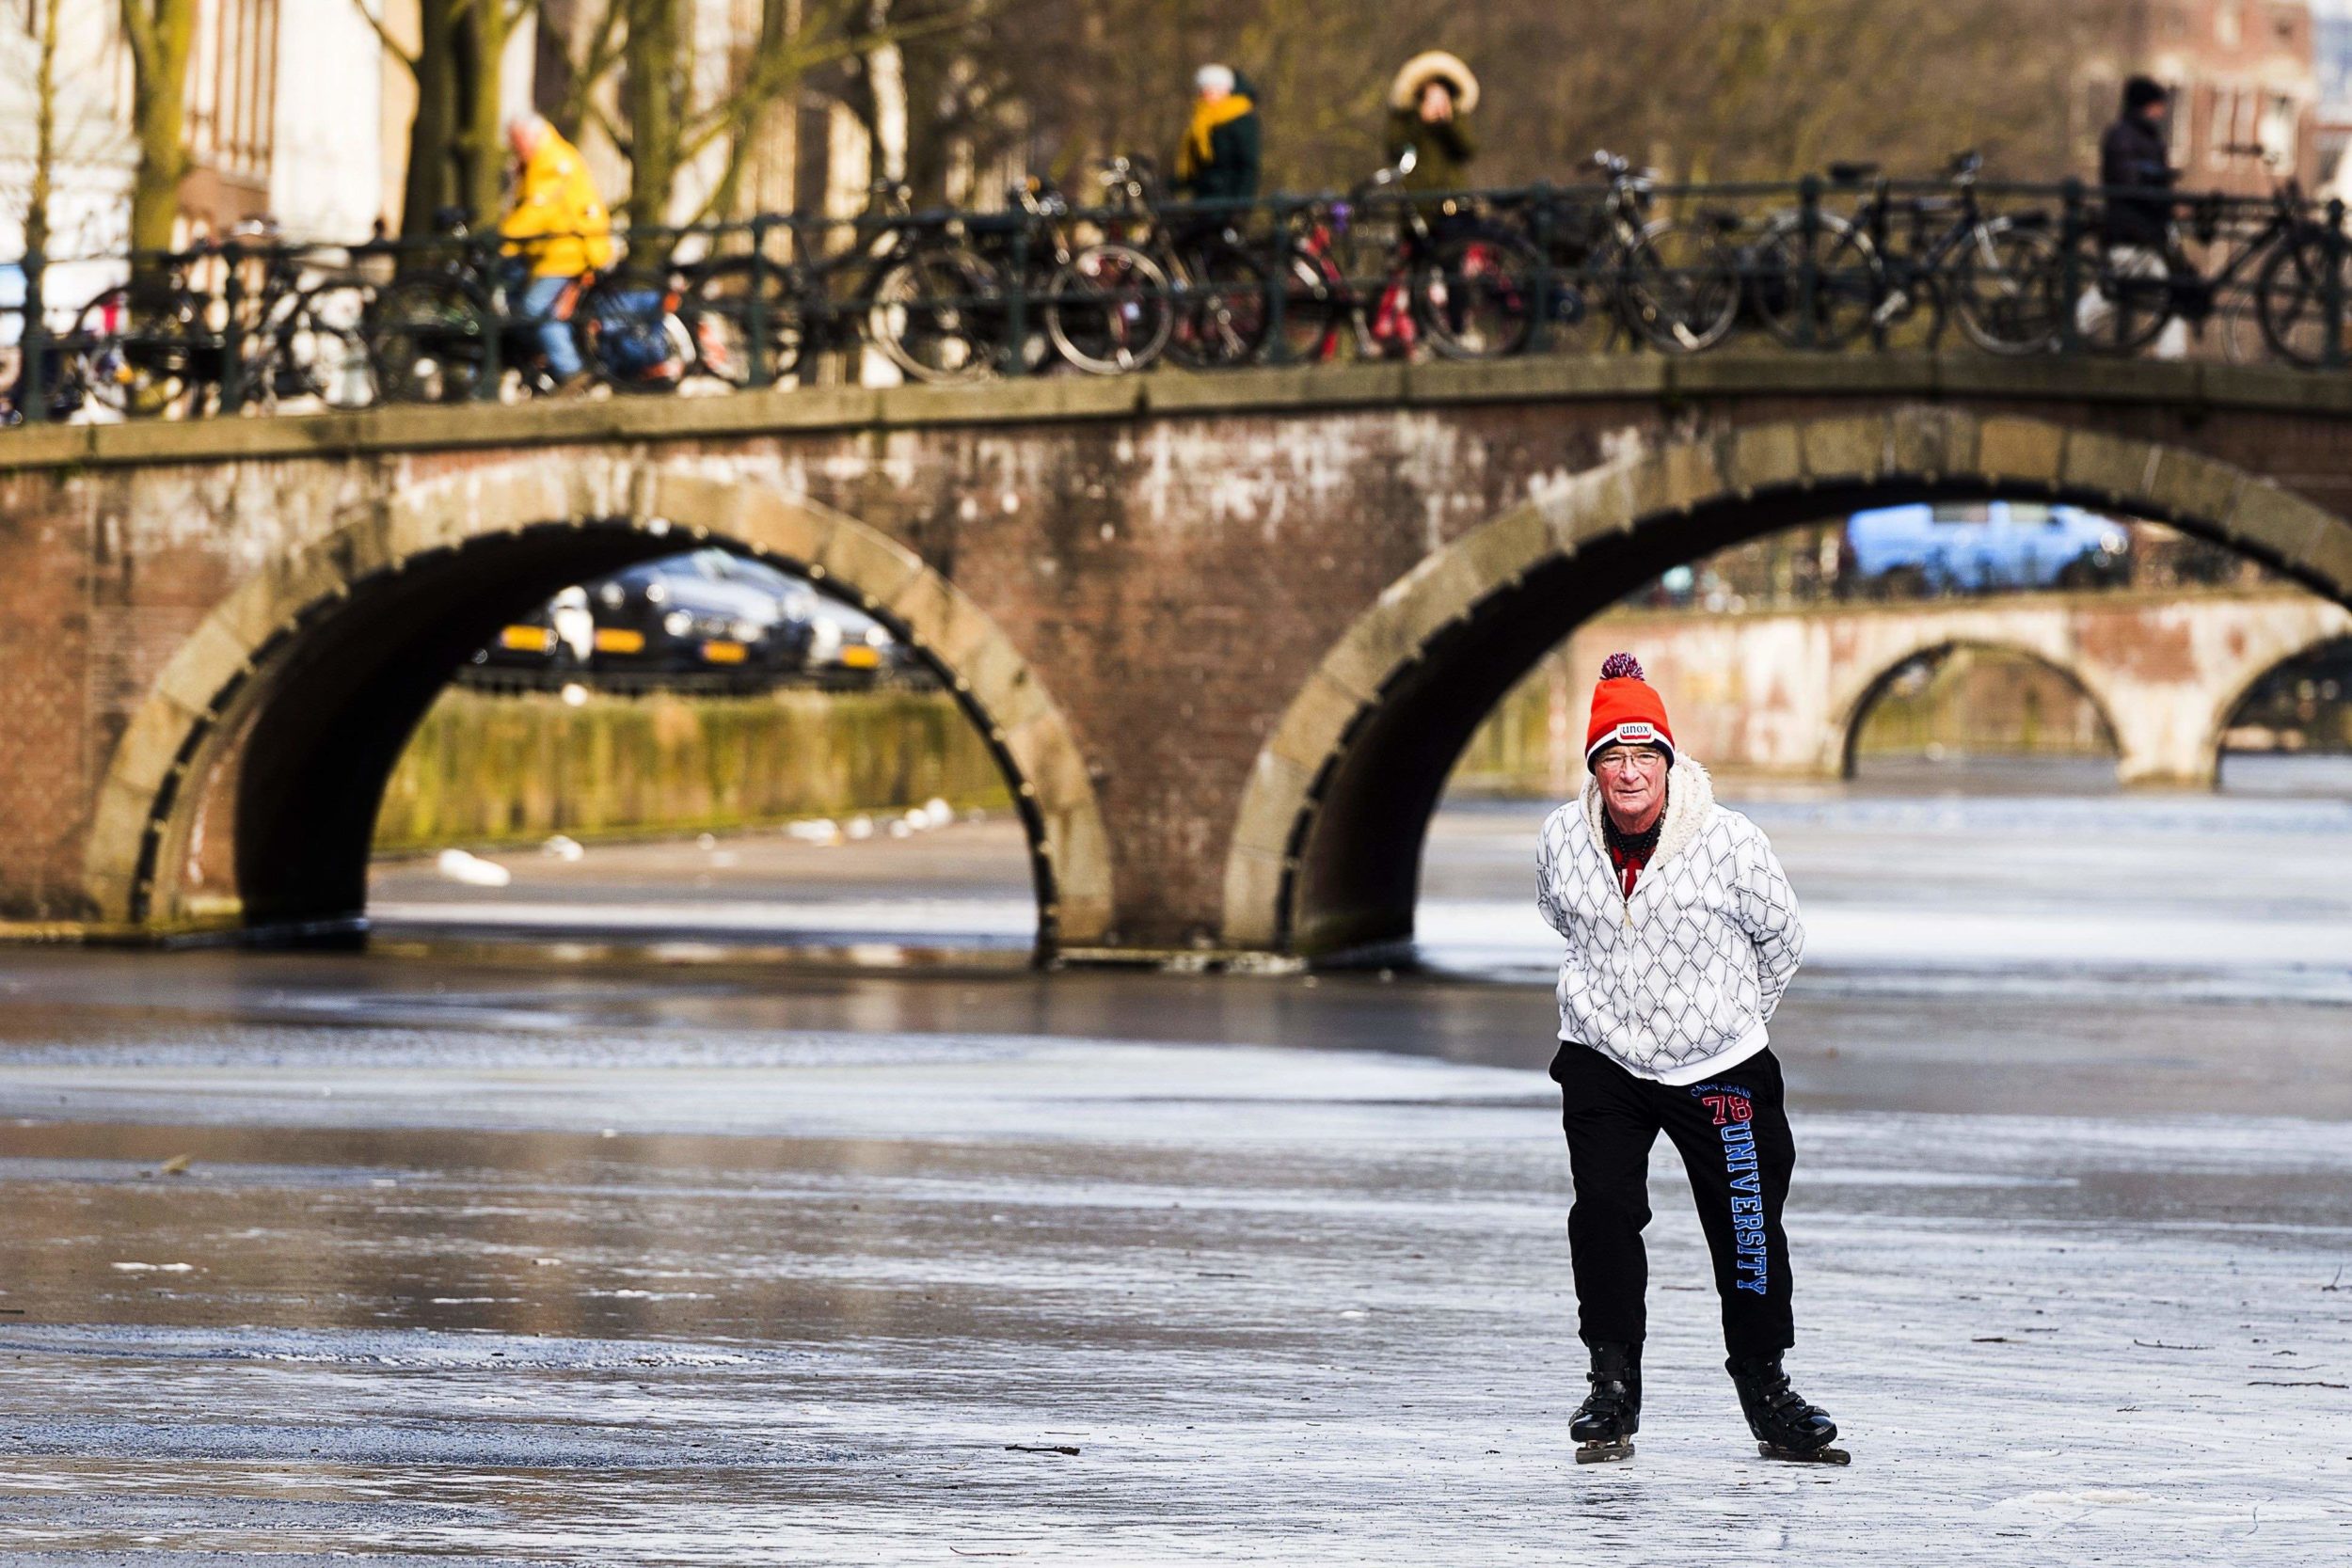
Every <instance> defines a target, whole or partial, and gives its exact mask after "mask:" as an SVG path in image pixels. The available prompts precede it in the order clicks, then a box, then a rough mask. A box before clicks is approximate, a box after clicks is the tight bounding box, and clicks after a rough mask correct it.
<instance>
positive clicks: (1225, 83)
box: [1176, 65, 1265, 225]
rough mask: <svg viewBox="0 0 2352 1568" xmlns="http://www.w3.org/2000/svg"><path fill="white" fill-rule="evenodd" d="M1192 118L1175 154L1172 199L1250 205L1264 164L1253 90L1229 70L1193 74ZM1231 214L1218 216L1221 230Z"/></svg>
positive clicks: (1206, 67)
mask: <svg viewBox="0 0 2352 1568" xmlns="http://www.w3.org/2000/svg"><path fill="white" fill-rule="evenodd" d="M1192 83H1193V88H1194V97H1193V101H1192V119H1191V122H1190V123H1189V124H1187V125H1186V126H1185V127H1184V143H1183V145H1182V146H1180V147H1178V148H1177V149H1176V194H1177V195H1178V196H1180V197H1182V198H1184V199H1185V200H1187V201H1254V200H1256V199H1257V196H1258V181H1259V178H1260V172H1261V166H1262V165H1263V161H1264V152H1265V137H1264V127H1263V124H1262V123H1261V121H1260V119H1259V118H1258V102H1257V96H1258V95H1257V91H1256V89H1255V88H1254V87H1251V86H1250V84H1249V79H1248V77H1246V76H1244V75H1242V74H1241V72H1239V71H1235V70H1234V69H1233V68H1232V66H1229V65H1204V66H1202V67H1201V68H1200V70H1199V71H1196V72H1195V73H1194V75H1193V79H1192ZM1232 221H1233V214H1217V216H1216V222H1217V223H1218V224H1220V225H1223V224H1229V223H1232Z"/></svg>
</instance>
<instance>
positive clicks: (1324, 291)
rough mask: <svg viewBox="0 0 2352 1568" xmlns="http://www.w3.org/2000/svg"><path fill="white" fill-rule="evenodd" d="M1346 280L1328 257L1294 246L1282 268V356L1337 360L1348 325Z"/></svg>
mask: <svg viewBox="0 0 2352 1568" xmlns="http://www.w3.org/2000/svg"><path fill="white" fill-rule="evenodd" d="M1347 313H1348V307H1347V279H1346V278H1345V277H1343V276H1342V275H1341V273H1340V269H1339V265H1338V263H1336V262H1334V261H1332V260H1331V259H1330V258H1329V257H1327V256H1323V255H1319V254H1317V253H1315V252H1313V251H1310V250H1306V249H1303V248H1299V247H1293V249H1292V250H1291V253H1290V255H1289V257H1288V258H1287V259H1286V261H1285V263H1284V266H1283V269H1282V357H1283V358H1285V359H1287V360H1290V361H1292V362H1294V363H1301V362H1303V363H1306V364H1322V363H1324V362H1325V361H1327V360H1331V359H1336V358H1338V357H1339V354H1340V343H1341V341H1342V338H1343V329H1344V327H1345V325H1346V323H1347Z"/></svg>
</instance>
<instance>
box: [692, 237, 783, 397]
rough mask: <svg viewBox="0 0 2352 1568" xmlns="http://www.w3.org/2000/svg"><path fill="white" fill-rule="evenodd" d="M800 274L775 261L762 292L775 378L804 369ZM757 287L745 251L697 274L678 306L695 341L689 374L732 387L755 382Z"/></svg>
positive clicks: (769, 368) (770, 372) (769, 370)
mask: <svg viewBox="0 0 2352 1568" xmlns="http://www.w3.org/2000/svg"><path fill="white" fill-rule="evenodd" d="M795 276H796V275H795V274H793V273H792V272H791V271H790V270H789V269H787V268H786V267H783V266H773V265H771V266H770V267H769V268H768V269H767V277H766V282H765V284H764V285H763V286H762V287H761V289H760V293H759V303H760V306H761V308H762V309H761V312H760V314H761V316H762V318H763V322H764V325H763V327H762V330H763V334H764V338H765V343H766V349H767V355H768V363H767V366H766V370H767V373H768V376H769V378H770V379H771V380H774V381H784V380H787V379H788V378H789V377H791V376H793V375H796V374H798V373H799V372H800V369H801V355H802V353H803V349H804V348H805V346H806V338H807V334H806V332H805V330H804V328H803V323H802V320H801V303H800V300H799V298H798V297H797V295H798V290H797V289H796V287H795V284H794V278H795ZM752 291H753V282H752V263H751V259H750V258H749V257H746V256H730V257H728V258H726V259H725V260H723V261H718V262H715V263H713V264H711V265H709V266H707V267H706V268H704V269H703V271H702V272H701V273H700V274H699V275H697V276H696V277H695V278H694V281H693V284H692V286H691V288H690V289H689V290H688V291H687V294H686V297H685V299H683V300H682V301H680V302H679V306H678V309H679V313H680V315H681V316H682V317H683V318H684V320H685V322H686V327H687V331H688V332H689V334H690V335H691V337H692V338H693V341H694V364H693V369H692V370H691V372H689V373H691V374H694V375H707V376H709V377H710V378H711V379H713V380H715V381H723V382H725V383H726V384H727V385H728V386H730V387H748V386H750V385H751V376H752V332H753V326H754V324H753V320H752V317H753V311H752V298H753V292H752Z"/></svg>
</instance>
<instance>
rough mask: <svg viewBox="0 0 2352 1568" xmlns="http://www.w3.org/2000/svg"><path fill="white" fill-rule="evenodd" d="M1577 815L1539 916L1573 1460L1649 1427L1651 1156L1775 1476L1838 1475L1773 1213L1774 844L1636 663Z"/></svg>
mask: <svg viewBox="0 0 2352 1568" xmlns="http://www.w3.org/2000/svg"><path fill="white" fill-rule="evenodd" d="M1584 762H1585V767H1586V768H1587V770H1588V772H1589V774H1590V777H1589V778H1588V779H1587V780H1586V782H1585V784H1584V788H1583V790H1582V792H1581V796H1580V798H1579V799H1577V800H1572V801H1570V802H1569V803H1568V804H1566V805H1564V806H1562V807H1561V808H1560V809H1559V810H1558V811H1555V812H1553V813H1552V814H1551V816H1550V818H1549V820H1548V821H1546V822H1545V824H1544V831H1543V837H1542V840H1541V843H1540V845H1539V847H1538V850H1537V854H1536V878H1537V893H1536V903H1537V907H1538V908H1539V909H1541V910H1542V911H1543V916H1544V919H1545V920H1546V921H1547V922H1548V923H1549V925H1550V927H1551V928H1552V929H1553V930H1555V931H1557V932H1559V933H1560V935H1561V936H1562V937H1563V938H1565V939H1566V942H1567V951H1566V953H1565V955H1563V957H1562V958H1561V960H1560V986H1559V998H1560V1042H1561V1043H1560V1049H1559V1053H1558V1054H1557V1055H1556V1056H1555V1057H1554V1058H1553V1060H1552V1064H1551V1076H1552V1079H1553V1080H1554V1081H1555V1082H1556V1083H1558V1084H1559V1085H1560V1089H1561V1098H1562V1104H1563V1110H1562V1120H1563V1123H1564V1125H1565V1128H1566V1131H1567V1139H1568V1165H1569V1170H1570V1173H1571V1175H1572V1176H1573V1178H1574V1180H1575V1185H1576V1199H1575V1203H1574V1206H1573V1207H1572V1208H1571V1209H1570V1210H1569V1212H1568V1249H1569V1254H1570V1259H1571V1264H1572V1267H1573V1270H1574V1273H1575V1276H1576V1299H1577V1313H1578V1330H1579V1333H1580V1335H1581V1338H1583V1340H1584V1343H1585V1346H1586V1347H1587V1349H1588V1350H1589V1351H1590V1352H1591V1355H1592V1370H1591V1372H1590V1374H1589V1376H1590V1383H1591V1392H1590V1394H1589V1396H1588V1397H1587V1398H1586V1399H1585V1401H1584V1402H1583V1404H1582V1405H1581V1406H1580V1407H1579V1408H1578V1410H1577V1413H1576V1416H1575V1418H1574V1419H1573V1420H1572V1421H1571V1422H1570V1424H1569V1429H1568V1430H1569V1433H1570V1434H1571V1435H1572V1436H1574V1437H1575V1438H1576V1439H1577V1441H1578V1443H1579V1445H1580V1446H1579V1448H1578V1449H1577V1455H1576V1457H1577V1460H1578V1462H1579V1463H1580V1464H1581V1463H1590V1462H1592V1461H1596V1460H1614V1459H1624V1458H1628V1457H1629V1456H1630V1455H1631V1454H1632V1452H1633V1444H1632V1441H1631V1439H1632V1436H1633V1433H1635V1432H1636V1431H1638V1430H1639V1429H1640V1427H1641V1409H1642V1338H1643V1333H1644V1329H1645V1316H1644V1310H1645V1309H1644V1303H1643V1295H1644V1291H1645V1285H1646V1283H1647V1280H1648V1262H1647V1259H1646V1256H1645V1253H1644V1250H1643V1246H1642V1228H1643V1227H1644V1226H1645V1225H1646V1224H1648V1222H1649V1197H1648V1192H1647V1186H1648V1168H1649V1152H1650V1148H1651V1146H1652V1145H1653V1144H1654V1143H1655V1142H1656V1141H1657V1138H1658V1134H1659V1133H1660V1132H1664V1133H1665V1134H1666V1136H1667V1137H1668V1138H1669V1139H1671V1140H1672V1141H1673V1143H1674V1145H1675V1148H1676V1149H1677V1151H1678V1152H1679V1153H1680V1154H1681V1156H1682V1163H1683V1167H1684V1169H1685V1170H1686V1171H1687V1172H1688V1174H1689V1176H1690V1179H1691V1190H1692V1196H1694V1197H1695V1198H1696V1199H1697V1201H1698V1210H1699V1221H1700V1225H1701V1227H1702V1228H1703V1229H1704V1230H1705V1231H1706V1233H1707V1243H1708V1249H1709V1250H1710V1251H1711V1252H1712V1253H1713V1255H1714V1265H1715V1289H1716V1291H1717V1293H1718V1294H1719V1295H1720V1296H1721V1297H1722V1299H1723V1324H1724V1346H1725V1348H1726V1349H1727V1350H1728V1351H1729V1353H1730V1359H1729V1360H1728V1361H1727V1362H1726V1363H1725V1370H1727V1371H1729V1372H1730V1373H1731V1378H1732V1384H1733V1386H1734V1387H1735V1388H1736V1389H1737V1390H1738V1392H1739V1396H1740V1409H1741V1411H1742V1413H1743V1414H1744V1415H1745V1416H1746V1418H1747V1421H1748V1426H1749V1429H1750V1431H1751V1432H1753V1433H1754V1434H1755V1436H1756V1442H1757V1444H1758V1445H1759V1447H1760V1448H1761V1449H1762V1451H1763V1452H1764V1453H1765V1454H1766V1455H1767V1456H1768V1457H1771V1458H1775V1459H1796V1460H1812V1461H1817V1462H1820V1461H1825V1462H1829V1463H1834V1464H1844V1463H1846V1461H1847V1458H1848V1455H1847V1454H1846V1453H1845V1452H1844V1450H1842V1449H1834V1448H1832V1447H1830V1443H1831V1441H1832V1440H1833V1439H1834V1438H1836V1435H1837V1428H1836V1424H1835V1423H1834V1422H1832V1421H1831V1420H1830V1418H1829V1416H1828V1414H1827V1413H1826V1412H1824V1411H1822V1410H1820V1409H1819V1408H1817V1407H1816V1406H1813V1405H1811V1404H1808V1403H1806V1402H1804V1400H1803V1399H1802V1398H1800V1397H1799V1396H1798V1395H1797V1393H1796V1391H1795V1390H1794V1389H1793V1388H1791V1387H1790V1386H1789V1384H1788V1375H1787V1374H1786V1373H1785V1372H1784V1371H1782V1370H1781V1356H1782V1354H1783V1353H1784V1352H1785V1351H1787V1350H1788V1348H1789V1347H1790V1346H1791V1345H1793V1344H1794V1343H1795V1342H1796V1329H1795V1322H1794V1318H1793V1316H1792V1314H1791V1311H1790V1306H1789V1301H1790V1298H1789V1281H1788V1237H1787V1235H1786V1234H1785V1233H1784V1232H1783V1230H1782V1228H1781V1207H1782V1204H1783V1202H1784V1200H1785V1199H1786V1198H1787V1197H1788V1176H1789V1172H1790V1170H1791V1168H1792V1167H1793V1166H1794V1165H1795V1164H1796V1147H1795V1144H1794V1143H1793V1141H1792V1139H1791V1137H1790V1134H1789V1131H1788V1114H1787V1111H1786V1109H1785V1108H1784V1106H1783V1104H1782V1085H1781V1074H1780V1063H1779V1062H1778V1061H1777V1060H1776V1059H1775V1058H1774V1057H1773V1055H1772V1048H1771V1045H1770V1042H1769V1037H1768V1036H1767V1033H1766V1025H1767V1024H1769V1023H1770V1022H1772V1012H1773V1009H1774V1008H1776V1007H1777V1006H1779V1005H1780V999H1781V995H1782V993H1783V992H1784V991H1786V990H1788V982H1789V980H1790V979H1791V978H1792V977H1793V976H1794V975H1795V974H1796V973H1797V964H1798V962H1799V960H1800V959H1801V958H1803V957H1804V924H1803V922H1802V921H1801V920H1800V919H1799V917H1798V913H1797V897H1796V895H1795V893H1794V892H1792V891H1791V890H1790V888H1789V886H1788V875H1787V873H1785V872H1783V871H1782V870H1781V866H1780V862H1779V861H1778V860H1777V859H1776V858H1775V857H1774V856H1773V854H1772V845H1771V843H1770V842H1768V841H1767V840H1766V838H1765V836H1764V833H1763V831H1762V830H1761V829H1759V828H1757V827H1756V824H1755V823H1753V822H1751V821H1749V820H1748V819H1747V818H1746V817H1745V816H1741V815H1740V813H1738V812H1736V811H1733V810H1731V809H1730V808H1729V807H1727V806H1723V805H1719V804H1717V803H1716V800H1715V793H1714V790H1713V788H1712V787H1711V786H1710V785H1709V784H1708V777H1707V770H1706V769H1705V768H1701V767H1700V766H1699V765H1698V763H1697V762H1696V761H1695V760H1694V759H1692V758H1691V757H1687V756H1680V755H1677V752H1676V751H1675V743H1674V732H1673V730H1672V728H1671V727H1670V726H1669V725H1668V723H1667V720H1666V705H1665V703H1664V701H1663V699H1661V697H1660V696H1659V694H1658V692H1657V690H1656V689H1654V688H1652V687H1651V686H1650V685H1649V683H1648V682H1647V681H1646V680H1645V679H1644V678H1643V674H1642V667H1641V665H1639V664H1638V663H1636V662H1635V661H1634V659H1633V657H1632V656H1630V655H1629V654H1614V655H1612V656H1611V657H1610V658H1609V659H1608V661H1607V662H1606V663H1604V664H1603V665H1602V666H1601V680H1600V684H1599V685H1598V686H1597V687H1596V688H1595V689H1594V690H1593V711H1592V719H1591V721H1590V723H1589V724H1588V725H1587V726H1586V730H1585V737H1584Z"/></svg>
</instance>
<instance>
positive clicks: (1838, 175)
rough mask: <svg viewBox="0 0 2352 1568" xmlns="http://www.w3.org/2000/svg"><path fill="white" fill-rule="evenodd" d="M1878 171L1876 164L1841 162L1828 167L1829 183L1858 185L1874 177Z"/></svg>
mask: <svg viewBox="0 0 2352 1568" xmlns="http://www.w3.org/2000/svg"><path fill="white" fill-rule="evenodd" d="M1878 171H1879V166H1878V165H1876V164H1850V163H1845V162H1842V161H1841V162H1838V163H1835V164H1832V165H1830V166H1829V178H1830V183H1832V184H1834V185H1859V184H1860V183H1862V182H1864V181H1865V180H1868V179H1870V178H1872V177H1873V176H1875V175H1876V174H1877V173H1878Z"/></svg>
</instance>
